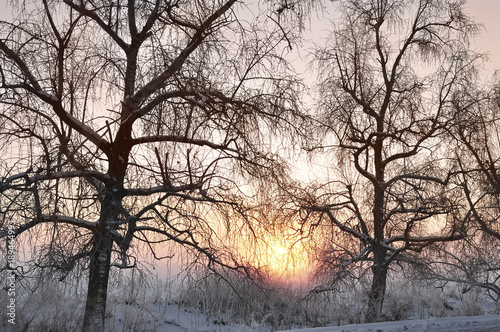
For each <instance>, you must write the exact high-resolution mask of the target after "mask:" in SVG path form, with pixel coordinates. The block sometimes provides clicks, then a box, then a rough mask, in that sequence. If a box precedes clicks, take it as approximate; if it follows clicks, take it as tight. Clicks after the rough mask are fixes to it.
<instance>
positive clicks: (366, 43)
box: [302, 0, 478, 322]
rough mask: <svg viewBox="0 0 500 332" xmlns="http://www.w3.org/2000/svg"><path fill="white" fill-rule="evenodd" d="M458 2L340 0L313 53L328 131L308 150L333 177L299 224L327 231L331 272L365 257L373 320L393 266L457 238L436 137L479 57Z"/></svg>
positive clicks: (306, 203)
mask: <svg viewBox="0 0 500 332" xmlns="http://www.w3.org/2000/svg"><path fill="white" fill-rule="evenodd" d="M464 4H465V2H464V1H441V0H438V1H434V0H432V1H431V0H414V1H397V0H361V1H358V0H345V1H338V6H337V7H335V8H336V9H337V10H338V11H339V13H340V14H339V17H338V18H335V20H334V23H333V32H332V33H331V37H330V38H329V40H328V43H327V45H326V46H325V47H324V48H320V49H318V50H317V52H316V54H315V58H316V60H315V61H316V64H317V66H318V68H319V69H320V78H319V84H318V89H319V96H320V99H319V102H318V104H319V107H318V109H319V112H318V115H317V119H318V122H319V123H320V125H319V128H320V129H319V130H320V131H321V132H323V133H324V139H323V142H322V143H321V144H318V145H316V146H312V147H311V149H312V150H314V151H320V152H317V153H318V154H319V153H324V155H325V156H328V159H327V160H332V161H331V162H330V163H329V166H330V170H331V171H330V174H332V175H331V177H330V178H329V179H327V181H326V182H325V181H322V184H321V185H320V186H317V187H316V188H314V190H311V191H310V192H309V193H308V194H307V195H303V196H302V197H303V201H302V202H303V203H302V207H303V208H305V209H306V211H309V212H308V213H307V214H306V215H305V217H306V218H304V220H307V221H310V223H304V226H303V227H304V228H305V227H306V226H305V225H310V226H309V227H311V228H320V226H321V225H323V228H326V229H328V230H329V232H330V233H329V234H330V236H329V238H328V241H329V247H328V248H327V253H325V256H324V257H328V254H330V257H331V258H332V259H335V260H336V261H337V262H339V263H338V264H337V265H336V266H337V268H338V269H339V270H342V269H349V268H353V267H354V266H360V264H362V266H365V265H366V264H369V266H370V270H371V275H372V280H371V289H370V291H369V295H368V307H367V312H366V321H369V322H372V321H377V320H379V319H380V315H381V312H382V307H383V300H384V295H385V291H386V287H387V278H388V272H389V268H390V266H391V264H393V263H394V262H396V261H397V260H398V259H400V258H402V257H403V256H404V253H405V252H408V251H413V252H419V251H421V250H423V249H424V248H425V247H426V246H428V245H430V244H432V243H436V242H439V241H452V240H457V239H460V238H462V237H463V236H464V233H463V229H462V227H461V219H460V213H459V212H458V211H457V206H458V205H457V204H458V201H457V200H458V197H459V195H458V193H457V190H456V188H454V187H453V186H451V185H450V170H451V169H452V167H451V166H448V165H449V163H448V162H447V161H446V159H447V157H448V153H449V151H447V146H446V144H444V143H443V142H444V138H443V137H444V133H446V130H447V129H448V128H450V126H451V125H452V123H453V121H451V120H452V119H453V96H454V94H455V92H456V91H457V90H460V89H462V88H464V87H466V86H467V84H468V83H469V81H470V79H472V77H473V76H474V73H475V68H476V63H477V61H476V60H477V59H476V56H475V55H474V54H472V52H470V51H469V50H468V40H469V37H470V35H471V34H473V33H475V32H477V31H478V29H477V26H476V25H475V24H473V23H472V22H471V21H470V19H469V17H468V16H467V15H466V14H465V12H464ZM321 151H322V152H321Z"/></svg>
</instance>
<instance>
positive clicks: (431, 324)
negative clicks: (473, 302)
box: [287, 315, 500, 332]
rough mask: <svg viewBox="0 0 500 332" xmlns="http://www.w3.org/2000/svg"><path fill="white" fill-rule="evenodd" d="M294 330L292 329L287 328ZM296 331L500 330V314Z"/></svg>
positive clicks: (296, 331) (297, 331)
mask: <svg viewBox="0 0 500 332" xmlns="http://www.w3.org/2000/svg"><path fill="white" fill-rule="evenodd" d="M287 331H292V330H287ZM293 331H294V332H499V331H500V315H488V316H472V317H471V316H467V317H446V318H430V319H419V320H406V321H400V322H384V323H373V324H355V325H343V326H332V327H319V328H311V329H299V330H293Z"/></svg>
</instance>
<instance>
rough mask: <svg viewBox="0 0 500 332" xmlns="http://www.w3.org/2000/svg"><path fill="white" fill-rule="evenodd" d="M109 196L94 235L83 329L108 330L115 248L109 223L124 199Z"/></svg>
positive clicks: (103, 204)
mask: <svg viewBox="0 0 500 332" xmlns="http://www.w3.org/2000/svg"><path fill="white" fill-rule="evenodd" d="M107 192H108V193H109V192H113V190H107ZM106 196H107V197H106V198H105V199H104V200H103V202H102V206H101V217H100V220H99V225H98V228H97V231H96V233H95V234H94V239H93V247H92V251H91V256H90V267H89V271H90V272H89V283H88V290H87V303H86V306H85V317H84V320H83V328H82V331H83V332H96V331H104V328H105V314H106V298H107V294H108V279H109V270H110V266H111V252H112V248H113V239H112V237H111V228H110V226H109V225H110V223H109V222H110V221H112V220H116V219H117V217H118V206H119V205H120V200H121V198H120V197H118V196H116V195H113V194H109V195H106Z"/></svg>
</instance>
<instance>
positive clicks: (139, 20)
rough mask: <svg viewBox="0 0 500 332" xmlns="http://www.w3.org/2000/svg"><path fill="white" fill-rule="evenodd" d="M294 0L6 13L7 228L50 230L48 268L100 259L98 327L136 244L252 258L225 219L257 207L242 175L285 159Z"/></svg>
mask: <svg viewBox="0 0 500 332" xmlns="http://www.w3.org/2000/svg"><path fill="white" fill-rule="evenodd" d="M280 8H281V7H280ZM285 9H286V8H285ZM285 9H283V10H281V11H280V12H278V11H276V10H275V11H274V12H270V13H269V14H268V15H261V16H260V19H259V18H256V17H252V16H251V15H250V14H249V13H250V12H249V11H248V8H247V7H245V6H244V4H243V3H239V2H237V1H235V0H227V1H223V0H220V1H204V0H203V1H179V0H172V1H160V0H154V1H134V0H118V1H101V0H92V1H76V0H63V1H53V0H43V1H36V2H29V1H26V2H22V4H21V3H20V4H18V8H17V11H16V13H18V16H17V18H16V19H12V20H11V21H8V22H1V23H0V78H1V85H0V103H1V108H0V142H1V151H2V153H3V154H4V156H6V158H5V159H4V161H3V163H2V164H1V171H0V195H1V198H0V204H1V212H0V213H1V216H2V219H1V220H2V228H1V233H0V236H2V237H5V236H6V235H7V233H8V232H7V224H8V221H9V220H13V221H14V222H15V234H16V236H17V237H18V238H21V237H23V236H26V237H38V241H42V242H44V243H46V246H45V247H43V248H44V250H43V251H42V252H39V253H37V257H36V258H37V261H36V263H37V264H38V266H43V265H50V266H52V267H57V268H58V269H59V270H63V271H71V269H72V268H73V267H74V266H75V265H76V264H78V262H83V264H84V265H85V266H87V267H88V271H89V279H88V294H87V299H86V309H85V314H84V321H83V330H84V331H93V330H99V331H102V330H103V328H104V325H105V310H106V295H107V287H108V286H107V285H108V278H109V271H110V268H111V267H112V266H116V267H121V268H125V267H133V266H135V261H134V256H133V255H132V254H131V251H132V250H133V248H134V244H135V243H138V242H145V243H147V244H148V246H149V247H151V249H152V250H153V249H154V243H158V242H162V241H171V242H174V243H177V244H179V245H181V246H183V247H184V248H186V250H190V251H192V252H194V253H196V255H199V256H202V257H204V259H205V261H207V263H208V264H209V265H213V264H219V265H222V266H226V267H229V268H233V269H240V268H243V267H242V266H239V265H238V263H237V262H236V261H234V260H233V258H232V256H231V254H230V253H228V252H227V251H224V250H223V247H221V243H222V242H223V241H222V242H221V241H218V235H219V234H218V233H217V230H218V229H229V228H231V227H235V225H232V224H233V223H235V221H234V219H230V218H229V216H230V215H231V214H236V213H241V212H242V211H243V210H244V209H243V206H242V202H243V198H242V197H243V196H244V195H243V193H244V191H243V190H238V187H239V185H241V184H243V185H248V182H249V181H250V180H251V179H252V178H254V177H264V178H265V177H266V176H268V174H271V173H272V172H274V171H275V170H276V169H277V168H276V167H275V166H273V165H275V164H276V163H275V162H276V160H277V158H276V157H275V156H274V155H272V154H271V153H270V152H269V150H268V149H267V147H270V146H272V144H271V143H270V138H269V137H271V136H272V132H273V130H274V129H276V128H278V127H279V126H281V125H286V124H289V123H291V119H293V118H294V116H295V115H296V112H295V110H296V106H297V96H298V95H297V93H296V91H297V88H298V84H297V81H296V79H295V78H294V77H293V76H292V75H289V74H287V73H288V68H287V64H286V62H285V61H284V60H283V58H282V54H283V52H284V51H286V49H287V48H288V47H289V46H290V45H291V43H293V33H292V31H291V30H289V27H287V25H286V24H284V23H283V22H284V21H281V20H280V17H281V16H279V15H282V14H283V11H284V10H285ZM243 14H244V15H245V16H244V17H245V19H242V18H241V17H240V16H241V15H243ZM270 18H271V19H270ZM266 137H267V138H266ZM241 179H245V180H244V182H243V183H241V182H240V183H238V181H239V180H241ZM221 221H223V224H220V223H219V224H217V223H218V222H221ZM42 234H43V236H41V235H42ZM220 235H221V236H222V234H220Z"/></svg>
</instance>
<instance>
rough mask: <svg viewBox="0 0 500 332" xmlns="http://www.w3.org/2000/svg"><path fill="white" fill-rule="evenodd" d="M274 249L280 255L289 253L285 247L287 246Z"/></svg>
mask: <svg viewBox="0 0 500 332" xmlns="http://www.w3.org/2000/svg"><path fill="white" fill-rule="evenodd" d="M274 251H275V252H276V254H278V255H279V256H284V255H286V254H287V253H288V249H287V248H285V247H281V246H279V247H277V248H276V249H275V250H274Z"/></svg>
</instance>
